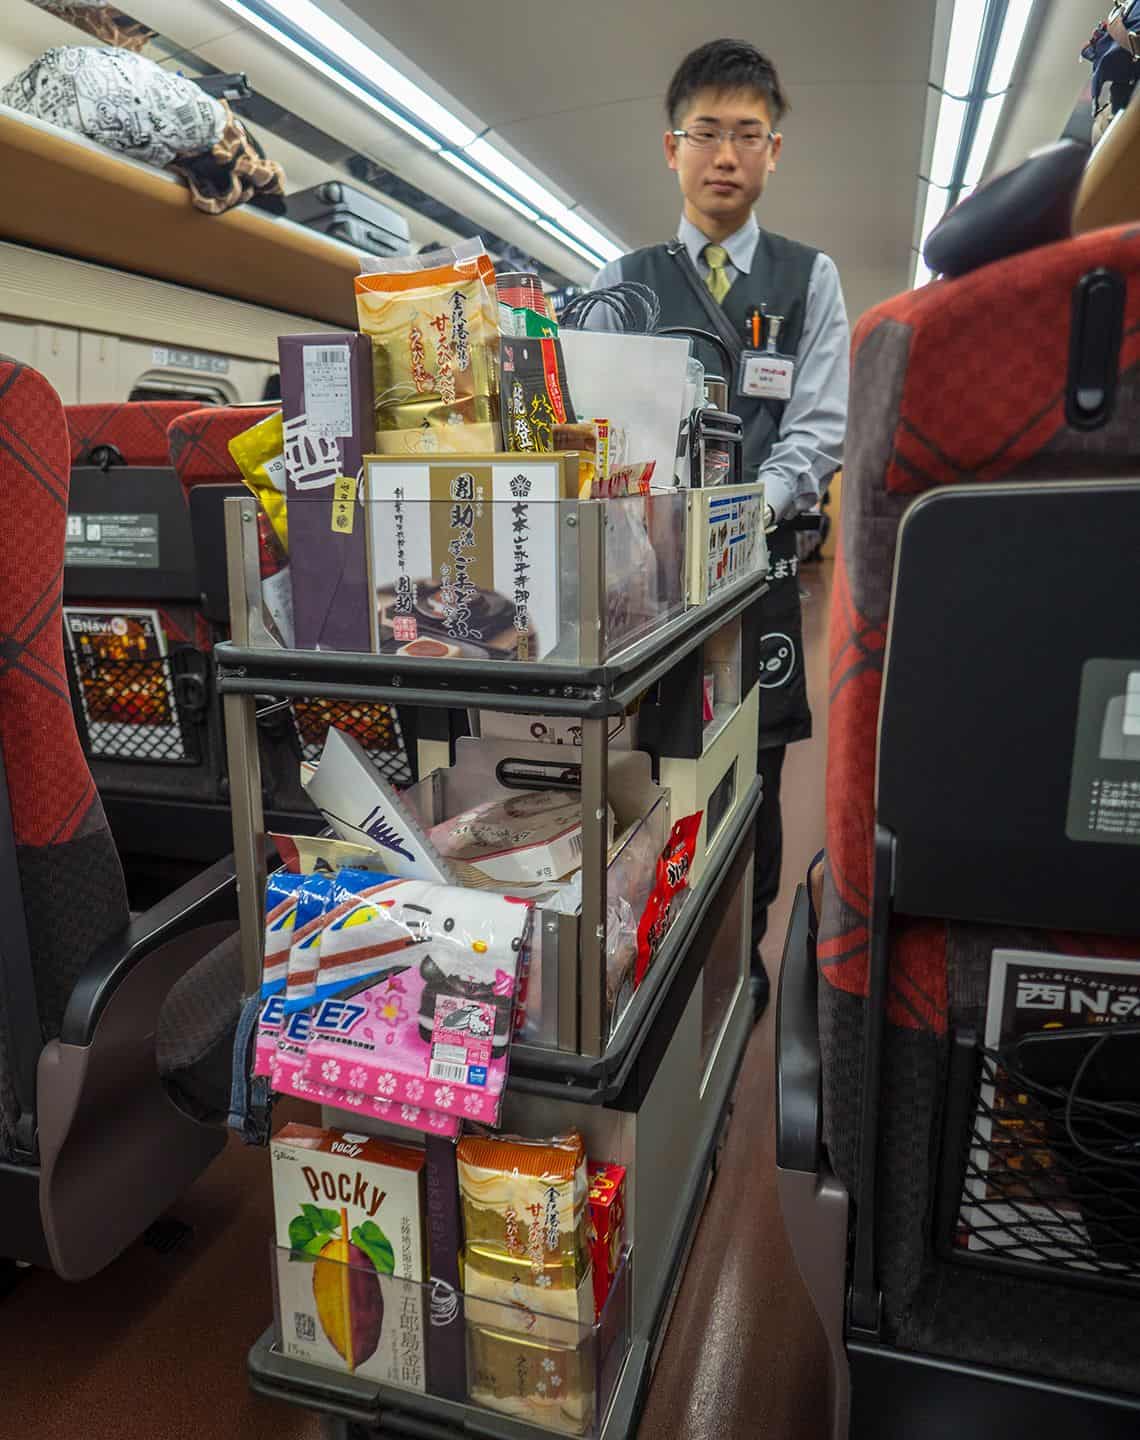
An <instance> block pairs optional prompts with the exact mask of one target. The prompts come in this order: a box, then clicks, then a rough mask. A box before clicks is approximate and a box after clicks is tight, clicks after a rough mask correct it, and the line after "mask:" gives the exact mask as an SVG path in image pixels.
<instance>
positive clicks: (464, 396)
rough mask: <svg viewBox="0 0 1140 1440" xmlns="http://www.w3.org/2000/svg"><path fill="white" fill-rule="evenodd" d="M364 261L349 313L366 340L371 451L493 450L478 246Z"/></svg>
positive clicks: (490, 281)
mask: <svg viewBox="0 0 1140 1440" xmlns="http://www.w3.org/2000/svg"><path fill="white" fill-rule="evenodd" d="M368 263H369V266H370V272H369V273H367V274H363V275H358V276H357V277H356V309H357V315H358V317H359V320H360V328H361V330H363V331H364V333H365V334H366V335H370V336H371V337H372V373H373V381H374V386H375V396H376V449H377V450H378V451H379V453H380V454H382V455H423V454H432V453H438V452H440V451H444V452H447V453H451V454H489V453H491V452H493V451H496V450H498V449H499V434H500V432H499V395H498V390H499V383H498V348H499V321H498V301H497V299H496V294H495V269H494V266H493V265H492V264H491V260H490V257H489V256H488V255H487V253H486V251H485V250H484V249H483V242H482V241H481V240H477V239H476V240H469V241H464V242H461V243H460V244H457V245H456V246H454V247H453V248H452V249H450V250H446V249H445V250H433V251H431V252H429V253H428V254H426V255H417V256H396V257H394V258H391V259H385V260H375V261H370V262H368Z"/></svg>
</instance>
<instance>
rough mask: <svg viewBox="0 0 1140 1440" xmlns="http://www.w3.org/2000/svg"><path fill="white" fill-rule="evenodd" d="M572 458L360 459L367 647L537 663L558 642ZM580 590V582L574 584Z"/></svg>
mask: <svg viewBox="0 0 1140 1440" xmlns="http://www.w3.org/2000/svg"><path fill="white" fill-rule="evenodd" d="M577 494H578V456H577V454H576V453H573V452H566V453H564V454H558V455H504V454H499V455H466V456H454V455H453V456H440V457H435V458H425V459H416V458H414V457H409V458H407V459H396V458H392V457H383V456H374V455H370V456H368V457H366V460H365V495H366V498H367V502H368V503H367V510H368V544H369V566H370V571H371V577H372V597H373V601H374V605H373V612H374V613H373V616H372V620H373V646H374V648H375V649H376V650H377V651H379V652H381V653H383V654H396V655H413V656H423V657H426V658H431V657H434V658H438V659H457V658H467V659H481V660H486V659H494V660H538V659H542V658H543V657H544V656H546V655H549V654H550V653H551V652H552V651H553V650H555V649H556V647H557V646H558V644H559V641H560V640H561V638H562V629H561V627H562V625H563V622H564V620H567V619H570V618H573V619H576V618H577V616H574V617H564V616H563V614H562V605H561V591H562V585H563V579H562V566H561V563H560V554H561V546H560V542H561V538H562V537H561V534H560V531H561V527H562V524H563V520H564V515H563V512H562V507H561V506H559V505H558V504H556V503H554V502H556V501H559V500H564V499H573V498H575V497H576V496H577ZM575 583H576V582H575Z"/></svg>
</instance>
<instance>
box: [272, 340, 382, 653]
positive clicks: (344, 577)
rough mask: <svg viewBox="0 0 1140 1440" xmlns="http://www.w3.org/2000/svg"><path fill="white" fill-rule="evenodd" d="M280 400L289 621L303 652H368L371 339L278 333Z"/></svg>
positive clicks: (371, 435) (372, 428)
mask: <svg viewBox="0 0 1140 1440" xmlns="http://www.w3.org/2000/svg"><path fill="white" fill-rule="evenodd" d="M277 348H278V354H279V357H280V362H281V404H282V413H283V420H284V424H283V437H282V438H283V446H284V465H285V481H286V485H287V493H288V509H289V559H290V572H291V575H292V581H293V622H294V629H295V635H296V644H297V645H298V647H299V648H300V649H302V650H313V649H324V650H367V649H368V648H369V639H370V634H371V621H370V615H369V601H368V560H367V555H366V550H365V533H364V532H365V526H364V521H363V515H362V514H361V507H360V505H359V504H358V503H357V502H358V499H359V494H360V477H361V468H362V465H363V460H364V455H365V454H366V453H367V452H368V451H370V450H371V449H372V448H373V441H374V438H375V430H374V425H373V418H372V345H371V342H370V341H369V339H368V337H367V336H365V335H356V334H345V335H335V334H333V335H329V334H322V335H282V336H281V337H280V339H279V340H278V342H277Z"/></svg>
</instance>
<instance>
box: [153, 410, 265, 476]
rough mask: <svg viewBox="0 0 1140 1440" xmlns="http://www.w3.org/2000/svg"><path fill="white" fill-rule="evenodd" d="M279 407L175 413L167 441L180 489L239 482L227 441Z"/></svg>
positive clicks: (238, 474) (238, 473) (237, 471)
mask: <svg viewBox="0 0 1140 1440" xmlns="http://www.w3.org/2000/svg"><path fill="white" fill-rule="evenodd" d="M280 409H281V406H280V405H215V406H210V407H207V408H206V409H200V410H192V411H190V413H189V414H187V415H181V416H179V418H178V419H177V420H175V421H173V422H172V424H171V425H170V427H169V429H168V430H167V441H168V443H169V447H170V463H171V464H172V465H173V466H174V468H175V470H176V471H177V472H178V478H179V480H180V481H181V482H182V489H183V490H184V491H185V492H187V493H189V491H190V490H192V489H193V488H194V486H195V485H234V484H239V485H240V484H241V471H240V470H239V469H238V467H237V466H236V465H235V464H234V461H233V458H232V457H231V455H230V452H229V448H228V446H229V442H230V441H231V440H232V439H233V438H234V436H235V435H240V434H241V433H242V432H243V431H245V430H248V429H250V428H251V426H254V425H256V424H258V422H259V421H261V420H265V419H268V417H269V416H270V415H273V414H274V413H275V412H276V411H278V410H280Z"/></svg>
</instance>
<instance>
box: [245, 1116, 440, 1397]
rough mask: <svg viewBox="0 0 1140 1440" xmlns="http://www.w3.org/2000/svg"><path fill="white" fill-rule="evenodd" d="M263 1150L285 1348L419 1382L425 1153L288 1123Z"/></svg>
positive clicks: (384, 1377) (401, 1381)
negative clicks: (268, 1163)
mask: <svg viewBox="0 0 1140 1440" xmlns="http://www.w3.org/2000/svg"><path fill="white" fill-rule="evenodd" d="M270 1153H271V1158H272V1168H273V1204H274V1213H275V1215H276V1234H277V1245H278V1249H277V1252H276V1255H277V1289H278V1310H279V1317H280V1330H281V1346H282V1349H283V1351H284V1353H285V1354H286V1355H292V1356H295V1357H296V1358H298V1359H301V1360H307V1361H309V1362H310V1363H312V1364H316V1365H325V1366H328V1367H330V1368H331V1369H335V1370H347V1371H349V1372H350V1373H354V1374H357V1375H362V1376H366V1377H368V1378H369V1379H373V1380H378V1381H381V1382H382V1383H384V1384H391V1385H402V1386H405V1387H406V1388H409V1389H412V1390H419V1391H422V1390H423V1389H424V1297H425V1293H426V1292H425V1289H424V1288H423V1284H422V1282H424V1281H426V1280H427V1279H428V1278H429V1276H428V1265H427V1245H426V1241H425V1213H426V1207H425V1201H424V1165H425V1161H424V1152H423V1151H422V1150H419V1149H415V1148H413V1147H411V1146H405V1145H397V1144H394V1143H393V1142H391V1141H388V1140H381V1139H377V1138H375V1137H371V1136H367V1135H356V1134H351V1133H348V1132H342V1131H338V1130H318V1129H316V1128H315V1127H313V1126H310V1125H295V1124H294V1125H286V1126H285V1127H284V1129H282V1130H281V1131H279V1132H278V1134H277V1135H276V1136H275V1137H274V1138H273V1141H272V1143H271V1146H270ZM346 1242H347V1243H346ZM409 1282H412V1283H409Z"/></svg>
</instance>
